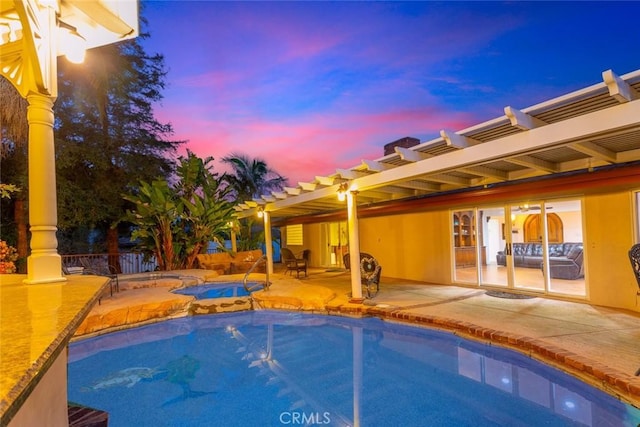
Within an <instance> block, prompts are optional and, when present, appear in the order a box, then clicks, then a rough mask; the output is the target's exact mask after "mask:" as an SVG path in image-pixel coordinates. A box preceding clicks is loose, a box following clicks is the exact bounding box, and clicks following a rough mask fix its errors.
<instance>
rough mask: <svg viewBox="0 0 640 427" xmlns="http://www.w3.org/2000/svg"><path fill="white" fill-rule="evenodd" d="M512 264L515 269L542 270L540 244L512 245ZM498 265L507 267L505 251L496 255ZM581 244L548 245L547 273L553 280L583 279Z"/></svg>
mask: <svg viewBox="0 0 640 427" xmlns="http://www.w3.org/2000/svg"><path fill="white" fill-rule="evenodd" d="M511 247H512V255H513V264H514V266H516V267H527V268H542V244H541V243H512V244H511ZM496 261H497V263H498V265H507V256H506V255H505V251H500V252H498V254H497V255H496ZM583 264H584V254H583V246H582V242H567V243H550V244H549V273H550V276H551V277H552V278H554V279H568V280H575V279H578V278H581V277H584V265H583Z"/></svg>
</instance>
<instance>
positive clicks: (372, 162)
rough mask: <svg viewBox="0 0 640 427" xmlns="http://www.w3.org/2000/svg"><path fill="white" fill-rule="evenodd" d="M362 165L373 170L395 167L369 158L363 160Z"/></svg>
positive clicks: (378, 170)
mask: <svg viewBox="0 0 640 427" xmlns="http://www.w3.org/2000/svg"><path fill="white" fill-rule="evenodd" d="M362 166H364V167H365V169H366V170H368V171H371V172H382V171H385V170H388V169H393V168H394V166H392V165H389V164H386V163H382V162H378V161H375V160H367V159H365V160H362Z"/></svg>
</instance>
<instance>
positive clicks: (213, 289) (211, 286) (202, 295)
mask: <svg viewBox="0 0 640 427" xmlns="http://www.w3.org/2000/svg"><path fill="white" fill-rule="evenodd" d="M254 284H255V283H251V282H249V283H247V286H249V287H251V286H254ZM173 292H174V293H176V294H181V295H193V296H195V297H196V299H207V298H227V297H244V296H249V292H247V290H246V289H245V288H244V286H243V285H242V283H237V282H220V283H205V284H204V285H198V286H191V287H188V288H183V289H176V290H174V291H173Z"/></svg>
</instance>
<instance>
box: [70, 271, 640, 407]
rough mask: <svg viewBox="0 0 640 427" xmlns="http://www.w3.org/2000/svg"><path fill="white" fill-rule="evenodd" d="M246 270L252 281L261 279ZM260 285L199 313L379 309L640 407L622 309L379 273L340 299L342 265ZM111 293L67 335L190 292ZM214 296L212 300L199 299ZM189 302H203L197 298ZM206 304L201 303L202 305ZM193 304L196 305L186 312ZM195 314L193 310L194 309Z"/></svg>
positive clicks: (118, 322)
mask: <svg viewBox="0 0 640 427" xmlns="http://www.w3.org/2000/svg"><path fill="white" fill-rule="evenodd" d="M179 273H180V274H182V275H184V276H187V277H190V278H196V277H197V278H198V279H194V280H198V281H207V282H209V281H241V280H242V278H243V275H229V276H219V277H213V276H215V274H214V275H211V274H210V272H207V271H206V270H189V271H183V272H179ZM264 278H265V275H264V274H252V275H251V276H250V277H249V280H251V281H258V280H262V281H264ZM270 281H271V282H272V285H271V287H270V289H269V290H268V291H259V292H256V293H254V296H253V300H252V301H250V300H249V298H248V297H244V298H234V299H233V301H229V299H224V300H225V301H223V302H220V301H217V302H215V303H212V304H214V305H213V308H212V309H211V310H209V311H206V310H205V311H204V312H221V311H237V310H246V309H250V308H251V307H253V308H254V309H261V308H263V309H272V308H273V309H281V310H295V311H303V310H304V311H309V312H314V313H323V314H329V315H345V316H378V317H381V318H383V319H385V320H389V321H399V322H405V323H412V324H416V325H421V326H427V327H432V328H438V329H442V330H448V331H451V332H453V333H455V334H458V335H460V336H464V337H467V338H472V339H475V340H480V341H484V342H490V343H493V344H497V345H501V346H505V347H510V348H513V349H516V350H518V351H520V352H523V353H525V354H527V355H529V356H531V357H533V358H535V359H538V360H542V361H544V362H546V363H548V364H551V365H555V366H557V367H559V368H561V369H562V370H564V371H567V372H569V373H571V374H573V375H575V376H577V377H579V378H581V379H582V380H584V381H585V382H588V383H590V384H592V385H594V386H596V387H598V388H600V389H603V390H605V391H607V392H609V393H610V394H613V395H615V396H618V397H619V398H620V399H621V400H623V401H625V402H627V403H631V404H632V405H634V406H635V407H640V377H638V376H636V375H635V373H636V371H638V369H639V368H640V345H638V342H639V338H640V316H638V315H637V314H636V313H632V312H625V311H621V310H614V309H608V308H603V307H595V306H591V305H587V304H582V303H575V302H566V301H559V300H554V299H549V298H541V297H536V298H530V299H508V298H496V297H494V296H489V295H487V294H486V293H485V290H484V289H478V288H464V287H458V286H442V285H431V284H425V283H417V282H411V281H406V280H397V279H392V278H385V277H383V279H382V281H381V288H380V292H379V293H378V295H377V296H376V297H375V298H373V299H371V300H366V301H365V303H364V304H352V303H349V293H350V290H351V288H350V276H349V273H348V271H344V270H326V269H311V270H310V271H309V275H308V277H300V279H297V278H296V277H295V276H294V277H290V276H285V275H283V274H282V273H276V274H273V275H271V276H270ZM120 286H121V290H120V292H117V293H114V294H113V296H109V295H108V294H107V295H106V296H105V297H103V299H102V302H101V304H100V305H96V306H95V307H94V308H93V310H92V311H91V312H90V313H89V315H88V316H87V318H86V319H85V321H84V323H83V324H82V325H81V326H80V327H79V328H78V331H77V333H76V338H78V337H79V336H81V335H93V334H96V333H104V332H108V331H112V330H116V329H122V328H126V327H131V326H135V325H138V324H144V323H149V322H154V321H159V320H162V319H165V318H171V317H180V316H185V315H188V314H190V313H191V314H194V308H193V303H194V297H192V296H185V295H177V294H174V293H171V292H170V291H171V289H173V288H176V287H179V286H181V280H178V279H175V278H174V279H172V278H159V277H156V278H155V279H150V280H141V279H140V278H139V277H138V278H136V280H133V281H132V280H128V279H127V277H121V279H120ZM206 301H213V300H206ZM198 303H202V300H201V301H199V302H198ZM205 305H206V303H205ZM195 311H197V310H195ZM197 312H198V313H200V312H202V311H197Z"/></svg>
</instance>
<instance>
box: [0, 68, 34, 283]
mask: <svg viewBox="0 0 640 427" xmlns="http://www.w3.org/2000/svg"><path fill="white" fill-rule="evenodd" d="M0 99H2V108H0V182H2V183H4V184H3V185H16V186H17V187H19V188H20V191H18V192H15V194H14V195H13V197H12V198H11V199H10V200H3V206H2V208H1V209H0V212H2V217H1V220H0V223H1V224H2V225H3V230H2V235H3V236H7V235H8V236H9V238H10V239H11V240H12V241H13V243H14V244H15V246H16V249H17V255H18V261H17V269H18V272H19V273H25V272H26V268H27V267H26V258H27V255H28V251H29V239H28V230H27V223H28V222H27V195H28V191H27V190H28V183H29V179H28V178H29V177H28V175H27V170H28V168H27V150H28V140H29V125H28V122H27V101H26V100H25V99H24V98H22V96H20V94H19V93H18V91H17V90H16V88H15V87H14V86H13V85H12V84H11V83H10V82H9V81H8V80H7V79H6V78H4V77H3V76H0ZM7 228H9V230H7ZM7 231H8V232H7Z"/></svg>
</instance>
